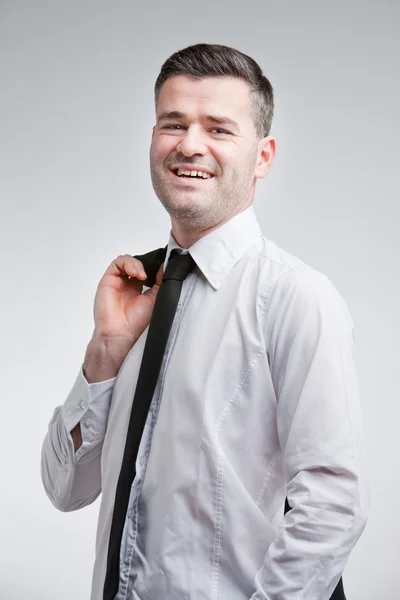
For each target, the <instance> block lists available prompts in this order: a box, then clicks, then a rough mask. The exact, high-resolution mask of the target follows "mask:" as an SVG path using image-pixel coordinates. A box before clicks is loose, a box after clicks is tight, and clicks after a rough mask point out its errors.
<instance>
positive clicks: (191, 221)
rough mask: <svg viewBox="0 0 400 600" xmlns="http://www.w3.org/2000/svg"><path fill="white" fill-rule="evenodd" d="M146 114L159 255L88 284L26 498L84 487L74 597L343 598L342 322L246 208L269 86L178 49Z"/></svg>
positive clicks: (348, 434) (243, 68)
mask: <svg viewBox="0 0 400 600" xmlns="http://www.w3.org/2000/svg"><path fill="white" fill-rule="evenodd" d="M155 103H156V123H155V126H154V128H153V136H152V142H151V148H150V167H151V178H152V182H153V187H154V190H155V193H156V195H157V196H158V198H159V200H160V202H161V203H162V204H163V206H164V207H165V209H166V210H167V211H168V213H169V215H170V218H171V230H170V232H169V239H168V243H167V244H166V246H165V247H162V248H160V249H157V250H154V251H149V253H148V254H145V255H142V256H138V255H135V256H131V255H129V254H125V255H121V256H118V257H117V258H116V259H115V260H113V261H112V263H111V264H110V266H109V267H108V268H107V270H106V271H105V273H104V275H103V277H102V279H101V280H100V282H99V285H98V289H97V293H96V297H95V302H94V317H95V328H94V332H93V336H92V339H91V340H90V342H89V344H88V346H87V349H86V354H85V358H84V362H83V364H82V367H81V369H80V371H79V373H78V375H77V378H76V381H75V384H74V385H73V387H72V389H71V392H70V394H69V396H68V398H67V399H66V400H65V402H64V404H63V405H62V406H58V407H57V408H56V409H55V411H54V414H53V417H52V419H51V421H50V423H49V428H48V432H47V435H46V437H45V440H44V443H43V449H42V480H43V484H44V487H45V490H46V493H47V494H48V496H49V498H50V499H51V501H52V502H53V504H54V505H55V506H56V507H57V508H58V509H60V510H62V511H72V510H76V509H79V508H82V507H84V506H87V505H88V504H90V503H92V502H93V501H94V500H95V499H96V498H97V497H98V496H99V494H100V493H101V492H102V496H101V505H100V513H99V522H98V530H97V539H96V559H95V565H94V572H93V580H92V593H91V600H112V599H116V600H123V599H124V600H217V599H218V600H249V599H251V600H300V599H305V600H329V598H335V599H337V600H338V599H339V598H345V596H344V591H343V587H342V580H341V574H342V572H343V570H344V567H345V564H346V561H347V559H348V557H349V554H350V552H351V550H352V548H353V547H354V545H355V544H356V542H357V540H358V538H359V536H360V535H361V533H362V531H363V529H364V526H365V523H366V515H367V511H368V503H369V495H368V486H367V483H366V474H365V458H364V442H363V433H362V418H361V410H360V401H359V394H358V384H357V376H356V371H355V363H354V325H353V321H352V318H351V316H350V314H349V311H348V309H347V306H346V304H345V302H344V300H343V298H342V296H341V295H340V293H339V292H338V291H337V289H336V288H335V286H334V285H333V283H332V282H331V281H330V280H329V279H328V277H326V276H325V275H324V274H323V273H321V272H320V271H317V270H316V269H314V268H313V267H311V266H309V265H307V264H305V263H304V262H303V261H302V260H301V259H299V258H296V257H295V256H293V255H292V254H289V253H288V252H286V251H285V250H283V249H281V248H279V247H278V246H277V245H276V244H275V243H274V242H273V241H272V240H270V239H268V238H267V237H265V235H264V234H263V233H262V231H261V229H260V226H259V223H258V220H257V217H256V214H255V212H254V209H253V200H254V192H255V186H256V182H257V179H260V178H263V177H265V175H266V174H267V173H268V171H269V169H270V167H271V164H272V162H273V159H274V156H275V140H274V138H273V137H272V136H271V135H270V127H271V121H272V115H273V90H272V87H271V84H270V83H269V81H268V79H267V78H266V77H265V76H264V75H263V73H262V71H261V69H260V67H259V66H258V65H257V63H256V62H255V61H254V60H253V59H252V58H250V57H249V56H247V55H245V54H243V53H241V52H239V51H237V50H235V49H233V48H229V47H226V46H221V45H212V44H211V45H210V44H197V45H195V46H190V47H188V48H185V49H183V50H181V51H179V52H176V53H174V54H173V55H172V56H171V57H169V59H168V60H167V61H166V62H165V63H164V65H163V66H162V69H161V72H160V74H159V76H158V78H157V81H156V85H155ZM144 226H145V224H144ZM149 250H151V249H149Z"/></svg>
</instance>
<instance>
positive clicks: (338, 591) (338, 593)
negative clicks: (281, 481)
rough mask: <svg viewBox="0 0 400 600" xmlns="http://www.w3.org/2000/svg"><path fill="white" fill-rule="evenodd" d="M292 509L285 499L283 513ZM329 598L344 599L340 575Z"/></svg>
mask: <svg viewBox="0 0 400 600" xmlns="http://www.w3.org/2000/svg"><path fill="white" fill-rule="evenodd" d="M289 510H292V509H291V506H290V505H289V502H288V499H287V498H286V499H285V513H284V514H285V515H286V513H287V512H288V511H289ZM331 600H346V596H345V594H344V589H343V579H342V577H341V578H340V579H339V581H338V584H337V586H336V587H335V589H334V590H333V594H332V596H331Z"/></svg>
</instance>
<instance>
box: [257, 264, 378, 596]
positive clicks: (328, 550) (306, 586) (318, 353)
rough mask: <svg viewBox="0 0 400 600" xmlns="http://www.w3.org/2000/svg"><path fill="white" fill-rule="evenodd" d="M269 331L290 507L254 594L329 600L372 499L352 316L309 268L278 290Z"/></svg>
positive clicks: (290, 275) (280, 284)
mask: <svg viewBox="0 0 400 600" xmlns="http://www.w3.org/2000/svg"><path fill="white" fill-rule="evenodd" d="M265 335H266V339H267V340H269V358H270V369H271V376H272V379H273V383H274V388H275V391H276V396H277V427H278V435H279V440H280V445H281V448H282V452H283V453H284V470H285V480H286V484H287V497H288V500H289V504H290V506H291V507H292V510H290V511H289V512H288V513H287V514H286V515H285V516H284V518H283V519H282V522H281V525H280V528H279V533H278V535H277V537H276V539H275V540H274V541H273V543H272V544H271V545H270V547H269V549H268V551H267V553H266V556H265V561H264V564H263V566H262V568H261V569H260V571H259V572H258V573H257V576H256V578H255V581H254V584H255V589H256V591H255V592H254V594H253V595H252V597H251V600H278V599H279V600H302V599H303V598H304V599H305V600H329V598H330V597H331V594H332V592H333V591H334V589H335V587H336V585H337V583H338V581H339V579H340V576H341V574H342V572H343V570H344V567H345V564H346V561H347V559H348V557H349V554H350V552H351V550H352V548H353V547H354V545H355V544H356V542H357V540H358V538H359V536H360V535H361V533H362V531H363V529H364V527H365V524H366V516H367V512H368V504H369V491H368V485H367V479H366V467H365V452H364V441H363V431H362V429H363V428H362V417H361V411H360V402H359V393H358V384H357V376H356V371H355V362H354V327H353V322H352V319H351V317H350V314H349V312H348V310H347V307H346V305H345V303H344V301H343V299H342V297H341V296H340V294H339V292H338V291H337V290H336V288H335V287H334V286H333V284H332V283H331V282H330V280H329V279H328V278H327V277H326V276H325V275H323V274H322V273H320V272H318V271H316V270H314V269H312V268H311V267H308V266H307V265H302V266H300V267H297V268H294V269H292V270H291V271H289V272H287V273H285V274H284V275H283V276H282V277H281V279H280V280H279V281H278V282H277V284H276V285H275V287H274V289H273V290H272V291H271V294H270V298H269V307H268V315H267V320H266V332H265Z"/></svg>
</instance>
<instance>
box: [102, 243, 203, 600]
mask: <svg viewBox="0 0 400 600" xmlns="http://www.w3.org/2000/svg"><path fill="white" fill-rule="evenodd" d="M166 250H167V248H159V249H158V250H154V251H153V252H149V253H148V254H143V255H135V257H134V258H138V259H139V260H141V261H142V263H143V267H144V270H145V271H146V275H147V279H146V280H145V281H144V282H143V283H144V285H146V286H148V287H151V286H152V285H153V284H154V282H155V277H156V274H157V272H158V270H159V268H160V265H161V263H162V262H163V261H164V259H165V256H166ZM195 266H196V263H195V261H194V260H193V258H192V257H191V255H190V254H189V253H186V254H179V253H178V250H176V249H174V250H172V251H171V254H170V257H169V260H168V265H167V268H166V270H165V272H164V275H163V278H162V282H161V285H160V288H159V290H158V292H157V296H156V300H155V304H154V308H153V314H152V317H151V320H150V325H149V330H148V333H147V339H146V343H145V347H144V350H143V357H142V362H141V365H140V371H139V376H138V381H137V385H136V390H135V395H134V399H133V404H132V410H131V415H130V419H129V425H128V433H127V436H126V442H125V450H124V456H123V459H122V466H121V470H120V474H119V478H118V483H117V489H116V493H115V502H114V511H113V516H112V522H111V531H110V539H109V545H108V555H107V568H106V576H105V581H104V589H103V600H114V598H115V596H116V594H117V592H118V588H119V579H120V572H119V565H120V551H121V540H122V532H123V529H124V523H125V519H126V513H127V509H128V504H129V496H130V491H131V486H132V482H133V480H134V478H135V475H136V470H135V463H136V457H137V454H138V450H139V445H140V440H141V437H142V433H143V429H144V426H145V423H146V418H147V413H148V411H149V408H150V404H151V400H152V398H153V394H154V391H155V389H156V385H157V380H158V376H159V373H160V368H161V363H162V359H163V356H164V352H165V348H166V346H167V341H168V337H169V333H170V330H171V326H172V322H173V320H174V316H175V312H176V308H177V305H178V302H179V296H180V293H181V289H182V284H183V281H184V279H186V277H187V276H188V275H189V273H190V272H191V271H193V269H194V268H195Z"/></svg>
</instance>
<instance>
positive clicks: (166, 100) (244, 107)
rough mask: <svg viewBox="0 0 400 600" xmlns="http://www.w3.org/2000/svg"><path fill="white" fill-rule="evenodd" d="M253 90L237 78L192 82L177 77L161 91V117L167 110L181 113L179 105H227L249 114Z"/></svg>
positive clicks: (159, 99)
mask: <svg viewBox="0 0 400 600" xmlns="http://www.w3.org/2000/svg"><path fill="white" fill-rule="evenodd" d="M249 92H250V87H249V85H248V84H247V83H246V82H245V81H243V80H242V79H238V78H234V77H205V78H203V79H192V78H189V77H186V76H184V75H174V76H173V77H170V78H169V79H167V81H166V82H165V83H164V84H163V86H162V87H161V89H160V94H159V98H158V103H157V114H160V113H161V112H164V111H166V110H171V111H172V110H178V109H177V108H176V104H177V103H182V104H184V103H188V104H190V105H193V104H203V105H204V104H215V105H223V106H221V108H225V110H224V112H226V109H227V108H229V109H231V110H233V111H235V112H239V113H240V112H243V113H248V110H249V105H250V94H249Z"/></svg>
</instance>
